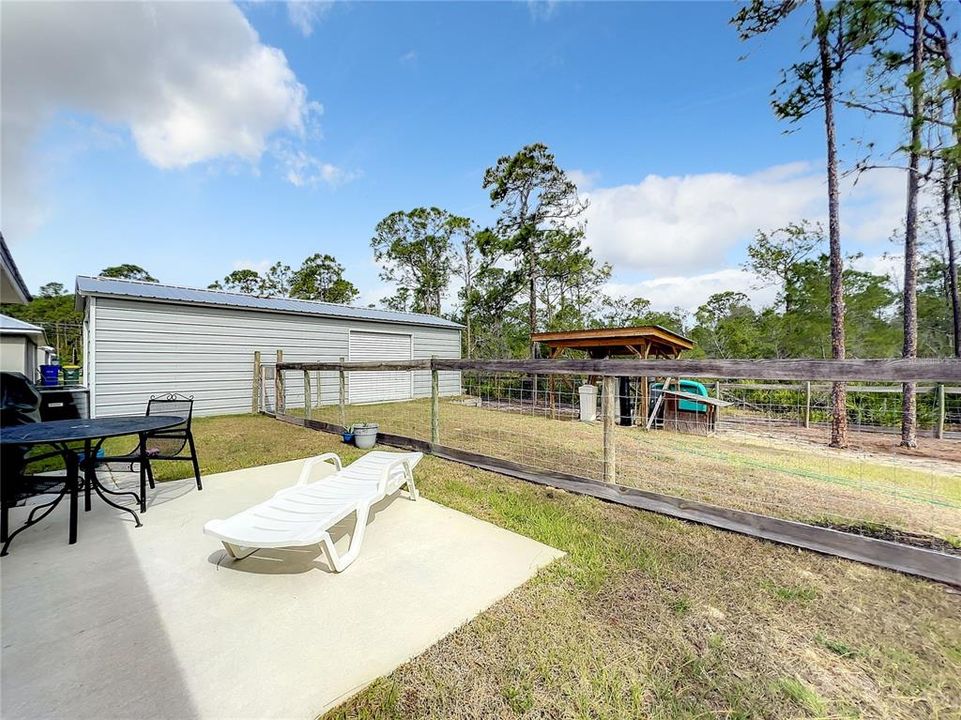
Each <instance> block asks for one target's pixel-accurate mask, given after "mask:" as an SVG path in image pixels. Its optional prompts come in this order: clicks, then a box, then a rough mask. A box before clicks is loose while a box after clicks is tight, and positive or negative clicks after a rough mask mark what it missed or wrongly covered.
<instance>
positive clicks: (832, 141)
mask: <svg viewBox="0 0 961 720" xmlns="http://www.w3.org/2000/svg"><path fill="white" fill-rule="evenodd" d="M814 8H815V12H816V14H817V21H818V22H817V27H818V28H819V30H818V55H819V59H820V65H821V89H822V100H823V102H824V134H825V137H826V139H827V174H828V240H829V244H830V266H831V355H832V357H833V358H834V359H835V360H843V359H844V355H845V348H844V258H843V256H842V255H841V213H840V199H839V194H838V150H837V137H836V132H835V126H834V66H833V65H832V63H831V49H830V47H829V46H828V33H829V32H830V27H829V26H828V24H827V23H825V22H822V18H823V17H824V8H823V7H822V5H821V0H814ZM847 404H848V394H847V386H846V385H845V384H844V383H834V384H833V385H832V386H831V408H832V409H831V447H838V448H843V447H847V444H848V415H847Z"/></svg>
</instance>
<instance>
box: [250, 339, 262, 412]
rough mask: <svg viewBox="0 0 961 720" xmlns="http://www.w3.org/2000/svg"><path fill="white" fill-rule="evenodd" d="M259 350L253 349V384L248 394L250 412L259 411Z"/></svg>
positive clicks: (260, 393) (260, 391) (260, 392)
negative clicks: (249, 394)
mask: <svg viewBox="0 0 961 720" xmlns="http://www.w3.org/2000/svg"><path fill="white" fill-rule="evenodd" d="M260 382H261V377H260V350H255V351H254V384H253V389H252V390H251V392H252V394H251V396H250V412H252V413H259V412H260V396H261V395H262V394H263V393H262V390H261V389H260Z"/></svg>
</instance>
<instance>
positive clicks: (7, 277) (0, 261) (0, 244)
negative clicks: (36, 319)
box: [0, 233, 33, 303]
mask: <svg viewBox="0 0 961 720" xmlns="http://www.w3.org/2000/svg"><path fill="white" fill-rule="evenodd" d="M0 275H2V276H3V277H2V278H0V289H2V290H3V292H2V293H0V294H2V295H3V302H20V303H28V302H30V301H31V300H33V296H32V295H31V294H30V291H29V290H28V289H27V284H26V283H25V282H24V281H23V276H22V275H21V274H20V271H19V270H18V269H17V264H16V263H15V262H14V261H13V255H11V254H10V248H8V247H7V241H6V240H4V239H3V233H0ZM11 293H12V294H13V296H14V297H15V298H16V299H12V298H10V297H8V295H9V294H11Z"/></svg>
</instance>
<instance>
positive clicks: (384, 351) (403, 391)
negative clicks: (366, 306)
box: [348, 330, 412, 404]
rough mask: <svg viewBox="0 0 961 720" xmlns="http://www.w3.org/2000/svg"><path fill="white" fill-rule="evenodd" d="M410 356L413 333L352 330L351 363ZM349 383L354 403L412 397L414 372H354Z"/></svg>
mask: <svg viewBox="0 0 961 720" xmlns="http://www.w3.org/2000/svg"><path fill="white" fill-rule="evenodd" d="M410 359H411V336H410V335H401V334H396V333H378V332H359V331H356V330H351V331H350V361H351V362H372V361H387V360H410ZM348 385H349V390H348V392H349V393H350V395H349V402H350V403H351V404H355V403H373V402H391V401H394V400H409V399H410V398H411V396H412V393H411V373H410V372H407V371H404V372H381V371H368V372H352V373H350V379H349V381H348Z"/></svg>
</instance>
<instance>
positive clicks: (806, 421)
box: [804, 380, 811, 428]
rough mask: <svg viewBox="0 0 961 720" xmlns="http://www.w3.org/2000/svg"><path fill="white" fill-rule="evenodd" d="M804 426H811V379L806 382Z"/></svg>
mask: <svg viewBox="0 0 961 720" xmlns="http://www.w3.org/2000/svg"><path fill="white" fill-rule="evenodd" d="M804 427H806V428H809V427H811V381H810V380H808V381H807V382H805V383H804Z"/></svg>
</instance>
